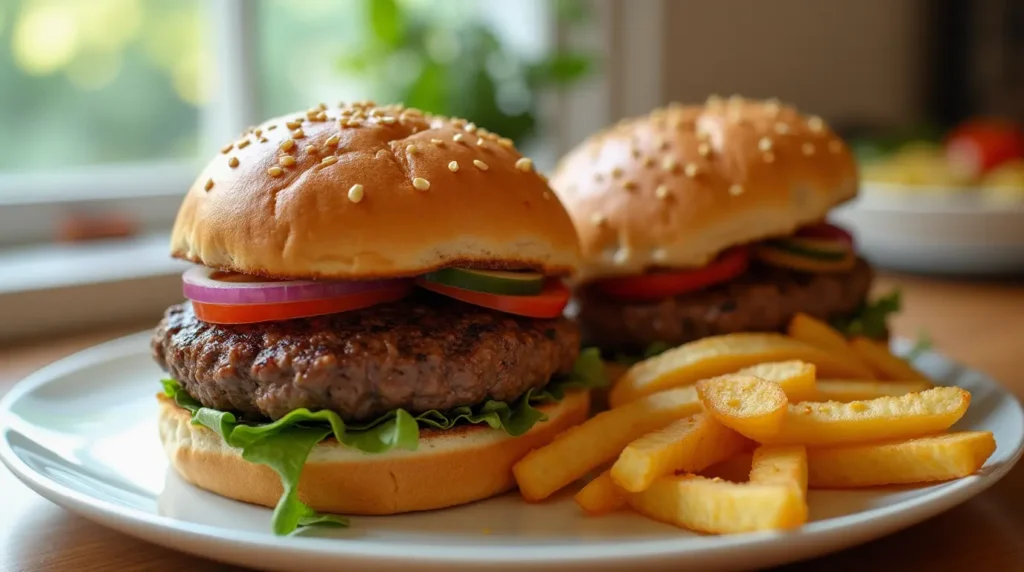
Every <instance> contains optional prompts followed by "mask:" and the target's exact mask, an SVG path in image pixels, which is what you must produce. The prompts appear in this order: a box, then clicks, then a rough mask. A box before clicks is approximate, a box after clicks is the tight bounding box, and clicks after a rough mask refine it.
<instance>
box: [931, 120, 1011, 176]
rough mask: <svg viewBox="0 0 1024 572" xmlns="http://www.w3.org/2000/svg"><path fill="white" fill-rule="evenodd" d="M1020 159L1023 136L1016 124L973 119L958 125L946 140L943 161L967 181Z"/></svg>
mask: <svg viewBox="0 0 1024 572" xmlns="http://www.w3.org/2000/svg"><path fill="white" fill-rule="evenodd" d="M1021 157H1024V133H1022V132H1021V129H1020V127H1019V126H1018V125H1015V124H1014V123H1012V122H1010V121H1003V120H999V119H975V120H971V121H967V122H965V123H963V124H961V125H960V126H959V127H957V128H956V129H954V130H953V131H952V132H950V134H949V136H948V137H947V139H946V159H947V160H948V161H949V164H950V165H951V166H952V167H953V168H954V169H956V171H957V172H958V173H960V174H963V175H966V176H968V177H971V178H977V177H979V176H980V175H983V174H984V173H986V172H988V171H990V170H992V169H993V168H995V167H997V166H999V165H1001V164H1002V163H1005V162H1006V161H1010V160H1012V159H1019V158H1021Z"/></svg>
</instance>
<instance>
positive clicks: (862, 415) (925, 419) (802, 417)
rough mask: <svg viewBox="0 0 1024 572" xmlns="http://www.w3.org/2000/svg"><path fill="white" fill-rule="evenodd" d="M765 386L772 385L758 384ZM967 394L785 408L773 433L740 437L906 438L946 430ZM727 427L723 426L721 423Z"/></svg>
mask: <svg viewBox="0 0 1024 572" xmlns="http://www.w3.org/2000/svg"><path fill="white" fill-rule="evenodd" d="M760 383H762V384H764V386H766V387H777V386H774V384H772V383H769V382H767V381H761V382H760ZM970 403H971V394H970V393H968V392H966V391H964V390H963V389H960V388H959V387H934V388H932V389H927V390H925V391H922V392H919V393H910V394H907V395H902V396H899V397H879V398H877V399H871V400H867V401H853V402H851V403H837V402H825V403H814V402H804V403H798V404H796V405H793V404H790V405H789V407H788V408H787V410H786V414H785V418H784V420H783V422H782V424H781V425H780V427H779V428H778V430H776V431H771V430H768V429H765V430H764V431H762V432H756V430H758V429H760V427H758V426H755V425H751V426H749V427H746V428H745V429H743V430H740V429H737V428H736V427H733V429H736V430H737V431H739V432H740V433H742V434H743V435H745V436H747V437H749V438H751V439H753V440H754V441H757V442H758V443H762V444H768V445H806V446H808V447H824V446H832V445H840V444H848V443H869V442H872V441H889V440H899V439H910V438H913V437H921V436H925V435H930V434H934V433H939V432H942V431H945V430H946V429H948V428H949V427H950V426H951V425H953V424H954V423H956V422H957V421H958V420H959V419H960V418H961V417H963V415H964V413H965V412H966V411H967V406H968V405H970ZM723 424H725V425H726V426H730V425H729V424H728V423H725V422H723Z"/></svg>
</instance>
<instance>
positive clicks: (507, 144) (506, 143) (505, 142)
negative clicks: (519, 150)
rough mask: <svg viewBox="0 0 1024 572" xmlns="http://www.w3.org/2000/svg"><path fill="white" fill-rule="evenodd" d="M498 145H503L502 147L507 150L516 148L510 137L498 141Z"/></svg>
mask: <svg viewBox="0 0 1024 572" xmlns="http://www.w3.org/2000/svg"><path fill="white" fill-rule="evenodd" d="M498 145H501V146H502V147H504V148H506V149H511V148H512V147H514V146H515V145H514V144H513V143H512V140H511V139H509V138H508V137H502V138H501V139H498Z"/></svg>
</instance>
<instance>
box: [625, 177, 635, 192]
mask: <svg viewBox="0 0 1024 572" xmlns="http://www.w3.org/2000/svg"><path fill="white" fill-rule="evenodd" d="M622 188H623V189H626V190H627V191H632V190H634V189H636V181H634V180H632V179H627V180H625V181H622Z"/></svg>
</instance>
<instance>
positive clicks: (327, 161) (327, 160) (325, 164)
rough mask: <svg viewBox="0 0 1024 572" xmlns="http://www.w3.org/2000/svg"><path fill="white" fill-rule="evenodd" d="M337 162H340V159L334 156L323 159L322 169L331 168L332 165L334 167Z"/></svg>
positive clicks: (321, 162)
mask: <svg viewBox="0 0 1024 572" xmlns="http://www.w3.org/2000/svg"><path fill="white" fill-rule="evenodd" d="M337 162H338V158H337V157H335V156H334V155H331V156H329V157H324V158H323V159H320V167H321V168H323V167H329V166H331V165H333V164H335V163H337Z"/></svg>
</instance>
